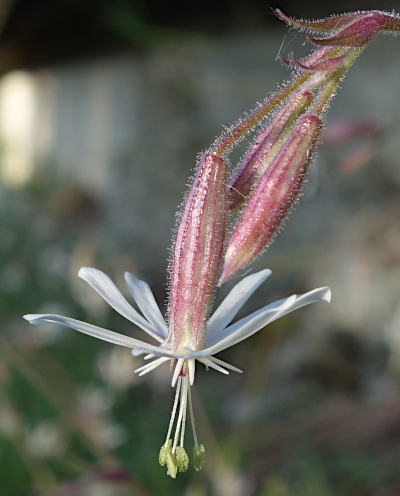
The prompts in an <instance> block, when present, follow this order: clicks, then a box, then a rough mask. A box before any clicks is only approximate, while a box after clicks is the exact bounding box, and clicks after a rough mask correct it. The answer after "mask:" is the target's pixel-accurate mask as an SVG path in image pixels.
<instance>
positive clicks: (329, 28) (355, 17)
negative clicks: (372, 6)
mask: <svg viewBox="0 0 400 496" xmlns="http://www.w3.org/2000/svg"><path fill="white" fill-rule="evenodd" d="M275 13H276V14H277V16H278V17H280V18H281V19H282V20H284V21H286V22H287V23H288V24H289V25H290V26H295V27H297V28H300V29H306V30H308V31H311V32H322V33H327V34H332V33H333V36H328V37H326V38H313V37H309V39H310V41H312V42H313V43H315V44H317V45H322V46H323V45H325V46H342V47H360V48H361V47H363V46H365V45H366V44H367V43H368V42H369V41H370V40H371V38H372V37H373V36H374V35H375V34H376V33H378V32H379V31H399V30H400V18H399V17H398V16H396V15H393V14H389V13H387V12H381V11H378V10H371V11H362V12H352V13H350V14H343V15H338V16H331V17H328V18H326V19H320V20H317V21H302V20H299V19H294V18H292V17H288V16H287V15H285V14H284V13H283V12H282V11H281V10H280V9H276V10H275Z"/></svg>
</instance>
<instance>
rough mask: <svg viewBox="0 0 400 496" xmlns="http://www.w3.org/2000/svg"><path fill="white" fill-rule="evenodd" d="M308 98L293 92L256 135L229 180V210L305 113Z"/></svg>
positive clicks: (305, 94) (247, 191) (304, 94)
mask: <svg viewBox="0 0 400 496" xmlns="http://www.w3.org/2000/svg"><path fill="white" fill-rule="evenodd" d="M311 101H312V95H311V93H309V92H305V93H300V94H299V93H295V94H294V95H293V96H292V97H291V98H290V99H289V101H288V102H287V103H286V105H285V106H284V107H283V108H282V109H281V110H280V111H279V112H278V113H277V115H276V116H275V117H274V118H273V119H272V121H271V122H270V123H269V125H268V126H267V127H266V128H265V129H264V130H263V131H262V132H261V133H260V134H259V135H258V136H257V138H256V139H255V141H254V142H253V144H252V145H251V147H250V150H249V151H248V153H247V154H246V156H245V158H244V159H243V161H242V163H241V164H240V165H239V167H238V169H237V171H236V173H235V175H234V176H233V178H232V180H231V182H230V185H229V191H228V197H229V206H230V208H231V209H234V208H236V207H237V206H238V205H240V204H241V203H242V201H243V200H244V199H246V196H247V195H248V193H249V191H250V190H251V188H252V186H253V185H254V184H256V182H257V181H258V180H259V179H260V177H261V176H262V175H263V174H264V172H265V170H266V169H267V167H268V165H269V164H270V163H271V161H272V160H273V158H274V156H275V155H276V153H277V152H278V150H279V147H280V145H281V144H282V141H283V139H284V138H285V137H286V136H287V135H288V134H289V132H290V130H291V127H292V126H293V124H294V122H295V120H296V119H297V118H298V117H299V116H300V115H302V114H303V113H304V112H306V110H307V108H308V107H309V106H310V104H311Z"/></svg>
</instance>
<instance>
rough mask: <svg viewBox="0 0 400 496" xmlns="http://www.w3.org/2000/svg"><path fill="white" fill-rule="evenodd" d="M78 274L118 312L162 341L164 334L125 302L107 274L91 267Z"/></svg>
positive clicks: (83, 268)
mask: <svg viewBox="0 0 400 496" xmlns="http://www.w3.org/2000/svg"><path fill="white" fill-rule="evenodd" d="M78 276H79V277H80V278H81V279H83V280H84V281H85V282H87V283H88V284H89V285H90V286H91V287H92V288H93V289H94V290H95V291H96V292H97V293H98V294H99V295H100V296H101V297H102V298H103V299H104V300H105V301H106V302H107V303H108V304H109V305H110V306H111V307H112V308H113V309H114V310H116V311H117V312H118V313H119V314H121V315H122V316H123V317H125V318H126V319H128V320H130V321H131V322H133V323H134V324H136V325H137V326H139V327H140V328H141V329H143V330H144V331H146V332H147V333H148V334H150V336H152V337H153V338H154V339H156V340H157V341H159V342H160V343H161V342H162V341H164V339H165V336H164V335H163V334H162V333H161V332H160V330H159V329H157V328H155V327H154V326H152V325H150V324H149V322H147V320H146V319H144V318H143V317H142V316H141V315H140V314H139V313H138V312H137V311H136V310H135V309H134V308H133V307H132V306H131V305H130V304H129V303H128V302H127V300H126V299H125V298H124V296H123V295H122V294H121V292H120V290H119V289H118V288H117V286H116V285H115V284H114V283H113V282H112V280H111V279H110V278H109V277H108V275H107V274H104V272H102V271H101V270H98V269H94V268H93V267H82V268H81V269H80V270H79V272H78Z"/></svg>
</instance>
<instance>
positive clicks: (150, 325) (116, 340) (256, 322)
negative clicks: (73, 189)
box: [24, 267, 331, 478]
mask: <svg viewBox="0 0 400 496" xmlns="http://www.w3.org/2000/svg"><path fill="white" fill-rule="evenodd" d="M270 274H271V271H270V270H268V269H264V270H262V271H260V272H257V273H255V274H252V275H249V276H247V277H245V278H243V279H242V280H241V281H240V282H238V283H237V284H236V285H235V286H234V287H233V288H232V289H231V291H230V292H229V293H228V295H227V296H226V297H225V299H224V300H223V301H222V303H221V304H220V305H219V306H218V308H217V309H216V310H215V311H214V313H213V314H212V315H211V317H210V318H209V319H208V321H207V322H206V324H205V326H204V335H203V339H202V340H201V342H202V345H201V346H197V347H194V348H191V347H190V346H184V347H183V348H182V349H180V350H179V351H176V350H174V343H173V338H172V335H171V334H170V333H169V332H168V325H167V323H166V322H165V320H164V319H163V317H162V314H161V312H160V310H159V308H158V306H157V303H156V301H155V299H154V296H153V294H152V292H151V290H150V288H149V286H148V285H147V283H145V282H144V281H141V280H139V279H137V278H135V277H134V276H133V275H132V274H129V273H128V272H127V273H125V281H126V284H127V287H128V290H129V292H130V293H131V295H132V297H133V299H134V301H135V303H136V305H137V307H138V309H139V310H140V312H139V311H137V310H136V309H135V308H134V307H133V306H131V304H130V303H129V302H128V301H127V300H126V298H125V297H124V296H123V295H122V293H121V292H120V291H119V290H118V288H117V287H116V286H115V284H114V283H113V282H112V280H111V279H110V278H109V277H108V276H107V275H106V274H104V273H103V272H101V271H100V270H98V269H95V268H91V267H83V268H81V269H80V271H79V277H80V278H81V279H83V280H84V281H85V282H87V283H88V284H89V285H90V286H91V287H92V288H93V289H94V290H95V291H96V292H97V293H98V294H99V295H100V296H101V297H102V298H103V299H104V300H105V301H106V302H107V303H108V304H109V305H110V306H111V307H112V308H113V309H114V310H115V311H117V312H118V313H119V314H121V315H122V316H123V317H125V318H126V319H127V320H129V321H130V322H132V323H133V324H134V325H136V326H137V327H139V328H140V329H142V330H143V331H145V332H146V333H147V334H149V336H151V337H152V338H153V339H154V340H155V341H157V342H158V343H159V345H157V344H149V343H146V342H145V341H141V340H139V339H135V338H132V337H130V336H127V335H124V334H119V333H117V332H114V331H111V330H108V329H104V328H101V327H98V326H95V325H93V324H89V323H87V322H82V321H80V320H76V319H73V318H70V317H64V316H61V315H53V314H28V315H24V318H25V319H26V320H27V321H28V322H30V323H31V324H34V325H40V324H44V323H47V322H49V323H55V324H60V325H63V326H66V327H69V328H71V329H74V330H77V331H79V332H82V333H84V334H88V335H90V336H93V337H95V338H98V339H101V340H103V341H108V342H109V343H113V344H116V345H119V346H124V347H126V348H130V349H131V350H132V353H133V354H134V355H145V357H144V359H145V360H146V361H148V363H146V364H145V365H143V366H142V367H139V368H138V369H137V370H135V372H136V373H138V374H139V375H140V376H141V375H145V374H147V373H149V372H151V371H152V370H154V369H156V368H157V367H159V366H160V365H161V364H163V363H165V362H168V361H170V360H172V361H173V363H174V368H173V373H172V379H171V385H172V386H173V387H175V388H176V393H175V401H174V404H173V408H172V413H171V419H170V423H169V428H168V432H167V435H166V440H165V442H164V443H163V445H162V447H161V451H160V463H161V464H162V465H167V469H168V473H169V475H170V476H171V477H174V478H175V477H176V474H177V471H178V470H179V471H184V470H185V469H186V468H187V464H188V460H187V455H186V452H185V450H184V436H185V425H186V417H187V413H188V410H189V417H190V421H191V424H192V431H193V436H194V448H193V463H194V466H195V468H196V469H197V470H199V469H200V468H201V465H202V460H203V459H204V453H205V450H204V446H203V445H202V444H201V443H200V442H199V440H198V437H197V432H196V427H195V422H194V415H193V406H192V400H191V386H193V383H194V379H195V368H196V365H195V364H196V361H197V362H199V363H201V364H203V365H204V366H205V367H206V368H207V369H208V368H212V369H214V370H217V371H218V372H221V373H222V374H229V371H230V370H231V371H234V372H239V373H240V372H242V371H241V370H240V369H239V368H237V367H235V366H233V365H231V364H229V363H227V362H224V361H222V360H220V359H219V358H217V357H216V356H215V355H217V354H218V353H220V352H221V351H223V350H225V349H227V348H230V347H231V346H234V345H235V344H238V343H240V342H241V341H243V340H244V339H247V338H248V337H250V336H252V335H253V334H255V333H256V332H258V331H260V330H261V329H263V328H264V327H265V326H266V325H268V324H269V323H271V322H273V321H274V320H277V319H278V318H280V317H283V316H284V315H287V314H289V313H291V312H293V311H294V310H297V309H299V308H301V307H304V306H306V305H310V304H311V303H316V302H320V301H326V302H329V301H330V297H331V293H330V290H329V288H326V287H323V288H317V289H314V290H313V291H309V292H308V293H305V294H302V295H292V296H289V297H288V298H283V299H281V300H277V301H275V302H273V303H270V304H268V305H266V306H264V307H262V308H260V309H259V310H257V311H255V312H253V313H251V314H250V315H247V317H243V318H241V319H240V320H238V321H236V322H234V323H232V320H233V319H234V318H235V316H236V315H237V313H238V312H239V310H240V309H241V308H242V307H243V305H244V304H245V303H246V301H247V300H248V299H249V298H250V296H251V295H252V294H253V293H254V291H255V290H256V289H257V288H258V287H259V286H260V285H261V284H262V283H263V282H264V281H265V280H266V279H267V278H268V277H269V276H270ZM174 425H175V433H174V436H172V431H173V427H174Z"/></svg>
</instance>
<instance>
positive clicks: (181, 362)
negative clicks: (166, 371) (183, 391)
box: [171, 358, 184, 387]
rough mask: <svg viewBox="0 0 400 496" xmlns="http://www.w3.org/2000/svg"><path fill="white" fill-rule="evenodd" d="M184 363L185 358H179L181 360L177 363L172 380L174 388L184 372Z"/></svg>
mask: <svg viewBox="0 0 400 496" xmlns="http://www.w3.org/2000/svg"><path fill="white" fill-rule="evenodd" d="M183 362H184V359H183V358H179V360H178V361H177V362H176V365H175V370H174V374H173V376H172V380H171V386H172V387H175V384H176V381H177V380H178V377H179V374H180V373H181V370H182V366H183Z"/></svg>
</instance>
